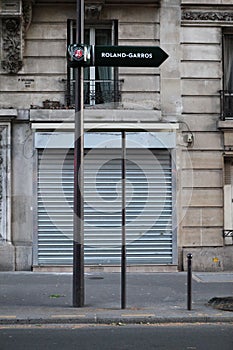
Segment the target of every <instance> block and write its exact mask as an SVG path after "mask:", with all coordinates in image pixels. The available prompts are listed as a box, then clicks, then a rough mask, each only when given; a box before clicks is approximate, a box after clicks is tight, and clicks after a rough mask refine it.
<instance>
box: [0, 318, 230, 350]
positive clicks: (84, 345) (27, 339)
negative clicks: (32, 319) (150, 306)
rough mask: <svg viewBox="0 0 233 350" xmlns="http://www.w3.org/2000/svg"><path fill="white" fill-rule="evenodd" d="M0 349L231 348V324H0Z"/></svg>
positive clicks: (225, 349)
mask: <svg viewBox="0 0 233 350" xmlns="http://www.w3.org/2000/svg"><path fill="white" fill-rule="evenodd" d="M0 349H1V350H32V349H33V350H74V349H75V350H125V349H127V350H131V349H132V350H139V349H140V350H141V349H143V350H149V349H150V350H151V349H156V350H209V349H211V350H219V349H224V350H232V349H233V325H232V324H189V325H187V324H178V325H177V324H170V325H165V324H164V325H131V326H129V325H128V326H125V325H113V326H107V325H102V326H100V325H98V326H95V325H53V326H51V325H47V326H46V325H43V326H42V325H34V326H30V325H25V326H3V325H2V326H0Z"/></svg>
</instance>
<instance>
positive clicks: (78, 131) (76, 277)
mask: <svg viewBox="0 0 233 350" xmlns="http://www.w3.org/2000/svg"><path fill="white" fill-rule="evenodd" d="M76 10H77V16H76V43H83V36H84V35H83V32H84V0H77V7H76ZM83 134H84V129H83V67H78V68H75V143H74V231H73V306H74V307H82V306H83V305H84V198H83V190H84V174H83V161H84V141H83V137H84V135H83Z"/></svg>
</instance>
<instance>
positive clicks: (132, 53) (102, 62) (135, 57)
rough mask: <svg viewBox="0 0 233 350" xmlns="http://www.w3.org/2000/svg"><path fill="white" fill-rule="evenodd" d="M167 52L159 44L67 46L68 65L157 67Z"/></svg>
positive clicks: (166, 55) (166, 56)
mask: <svg viewBox="0 0 233 350" xmlns="http://www.w3.org/2000/svg"><path fill="white" fill-rule="evenodd" d="M167 58H168V54H167V53H166V52H165V51H163V50H162V49H161V48H160V47H159V46H98V45H97V46H94V45H84V44H74V45H70V46H69V47H68V66H69V67H79V66H110V67H159V66H160V65H161V64H162V63H163V62H164V61H165V60H166V59H167Z"/></svg>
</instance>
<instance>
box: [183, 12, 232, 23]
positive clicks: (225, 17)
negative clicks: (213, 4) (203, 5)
mask: <svg viewBox="0 0 233 350" xmlns="http://www.w3.org/2000/svg"><path fill="white" fill-rule="evenodd" d="M181 20H182V21H211V22H233V11H190V10H186V9H183V10H182V12H181Z"/></svg>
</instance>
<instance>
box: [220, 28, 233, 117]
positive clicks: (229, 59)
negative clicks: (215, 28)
mask: <svg viewBox="0 0 233 350" xmlns="http://www.w3.org/2000/svg"><path fill="white" fill-rule="evenodd" d="M221 105H222V113H221V114H222V119H226V118H227V119H233V31H229V30H228V31H224V33H223V91H222V103H221Z"/></svg>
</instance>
